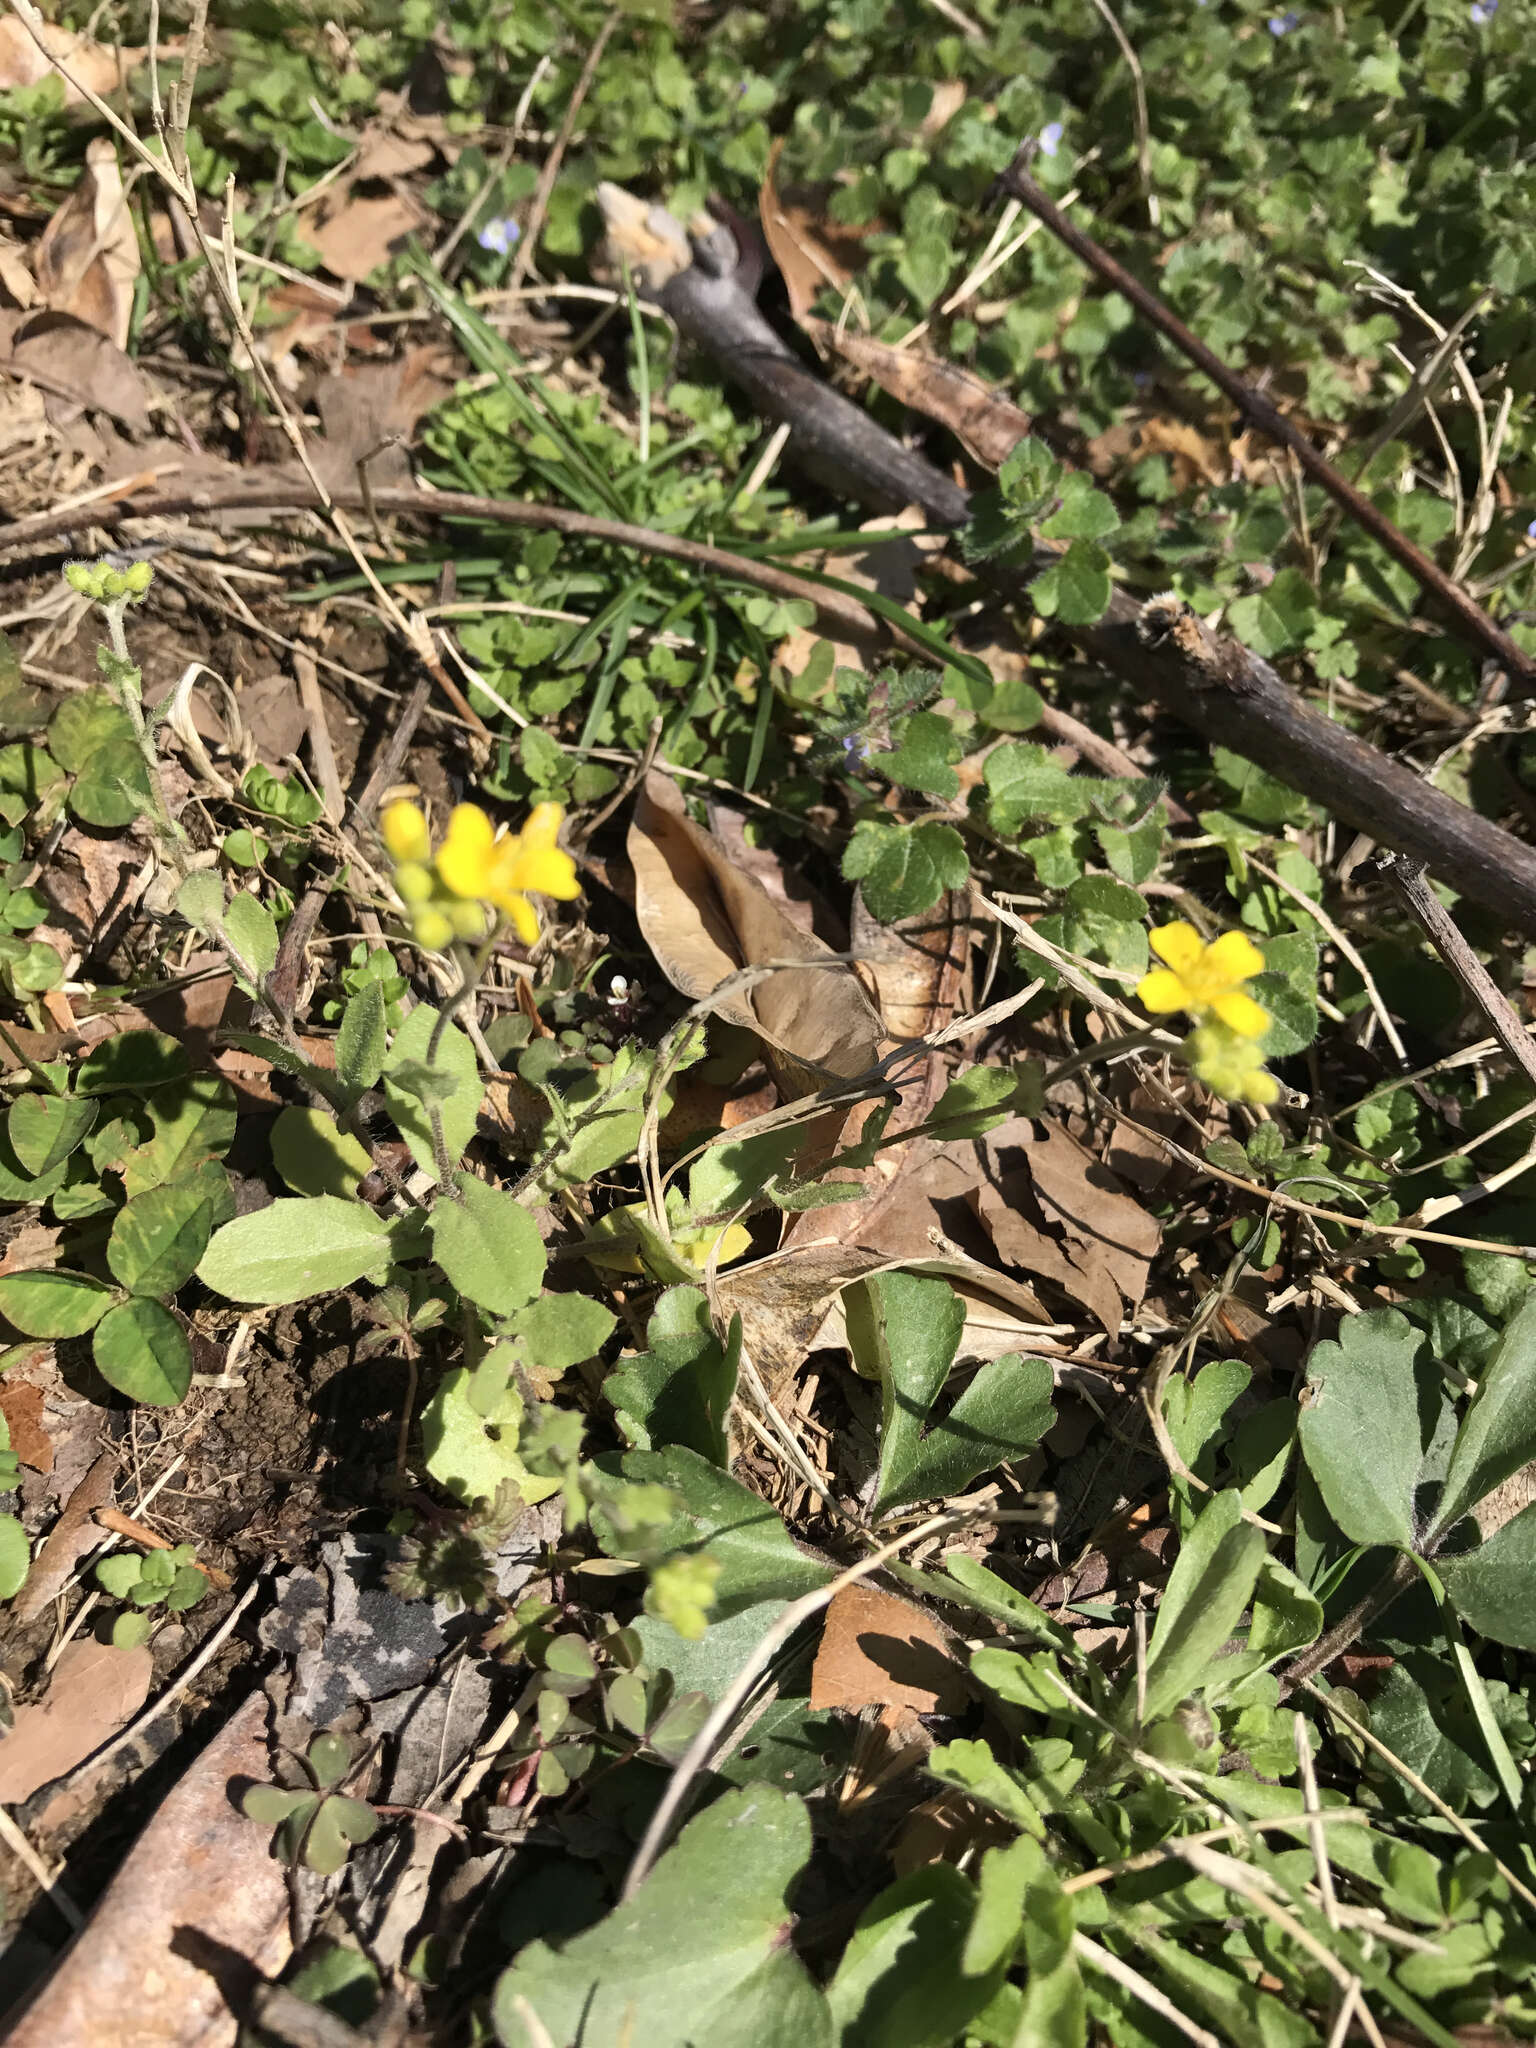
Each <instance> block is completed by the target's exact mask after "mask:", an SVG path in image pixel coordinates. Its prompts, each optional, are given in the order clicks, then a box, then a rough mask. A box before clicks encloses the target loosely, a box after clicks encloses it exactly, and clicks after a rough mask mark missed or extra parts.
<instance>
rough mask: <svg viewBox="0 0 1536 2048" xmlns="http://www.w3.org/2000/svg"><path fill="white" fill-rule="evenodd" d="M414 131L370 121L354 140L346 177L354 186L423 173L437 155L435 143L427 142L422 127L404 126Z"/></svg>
mask: <svg viewBox="0 0 1536 2048" xmlns="http://www.w3.org/2000/svg"><path fill="white" fill-rule="evenodd" d="M407 125H408V126H409V127H410V128H411V129H413V130H414V131H415V132H414V133H411V134H405V133H402V132H401V129H400V127H397V126H396V125H395V123H393V122H392V121H370V122H369V124H368V126H367V127H366V128H365V129H364V130H363V132H362V134H361V135H360V136H359V137H358V139H357V156H356V158H355V159H354V160H353V163H352V167H351V169H350V170H349V171H348V173H347V177H348V179H349V180H350V182H351V183H352V184H354V185H361V184H363V183H365V182H366V180H368V179H369V178H403V177H405V176H407V175H408V173H410V172H411V171H420V170H424V169H425V168H426V166H427V165H428V164H429V163H431V161H432V159H433V157H434V156H435V155H436V154H437V144H436V141H435V140H433V141H429V140H428V139H427V135H426V133H425V132H424V124H423V123H422V122H420V121H413V122H410V123H409V124H407Z"/></svg>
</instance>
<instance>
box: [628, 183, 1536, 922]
mask: <svg viewBox="0 0 1536 2048" xmlns="http://www.w3.org/2000/svg"><path fill="white" fill-rule="evenodd" d="M606 189H607V188H605V191H606ZM658 212H659V209H653V210H652V212H651V214H650V216H649V219H650V221H651V222H652V223H654V222H655V221H656V220H657V216H658ZM672 225H673V230H674V232H675V234H676V236H677V238H678V241H679V242H681V241H682V230H681V229H680V228H677V227H676V224H675V223H673V224H672ZM684 246H686V245H684ZM692 254H693V261H692V263H691V264H690V265H689V266H688V267H687V268H684V269H681V270H678V271H676V273H675V274H673V275H671V276H669V277H666V278H664V279H659V278H656V277H655V276H654V275H653V277H652V278H651V279H650V288H651V295H652V297H653V298H654V299H655V300H656V302H657V303H658V304H659V305H660V306H661V307H662V308H663V309H664V310H665V311H666V312H667V313H669V314H670V315H671V316H672V318H673V319H674V320H675V321H676V322H677V324H678V326H679V327H680V328H681V329H682V331H683V333H685V334H686V335H688V336H689V337H690V339H692V340H694V341H696V342H698V344H699V345H700V346H701V347H702V348H705V349H707V350H708V351H709V353H710V354H711V355H713V356H714V357H715V359H716V360H717V362H718V363H719V364H720V367H721V369H722V370H723V371H724V372H725V374H726V375H727V376H728V377H729V378H730V379H731V380H732V382H733V383H735V384H737V385H739V386H740V388H741V389H742V390H743V391H745V392H746V394H747V396H748V397H749V398H751V400H752V401H753V403H754V404H755V405H756V406H757V407H758V409H759V410H760V411H762V412H763V413H765V414H767V415H768V416H769V417H770V418H773V419H776V420H787V421H788V422H789V423H790V427H791V433H790V438H789V441H788V444H787V453H788V454H789V455H790V456H791V457H792V458H794V459H795V460H798V461H799V462H800V463H801V465H802V466H803V467H804V468H806V469H807V470H808V471H809V472H810V473H811V474H812V475H814V476H816V477H818V478H820V479H821V480H823V481H825V482H827V483H829V484H831V485H832V486H833V487H834V488H836V489H839V490H841V491H842V492H843V493H844V494H845V495H848V496H851V497H853V498H856V499H858V500H859V501H860V502H861V503H863V504H866V505H868V506H870V507H871V509H873V510H876V511H880V510H891V509H893V508H899V507H901V506H904V505H909V504H916V505H918V506H920V507H921V509H922V510H923V511H924V512H925V513H926V514H927V515H928V517H929V518H930V519H931V520H932V521H933V523H934V524H935V525H936V526H944V527H957V526H961V525H963V524H964V523H965V521H966V520H967V518H968V517H969V516H970V509H971V496H970V493H969V492H967V491H965V490H962V489H961V488H960V486H959V485H958V484H956V483H954V482H952V481H951V479H950V478H948V477H947V476H945V475H943V474H942V472H941V471H939V470H937V469H935V468H934V466H933V465H932V464H931V463H930V462H927V461H925V460H924V459H923V457H921V456H920V455H917V454H915V453H914V452H913V451H912V450H911V449H909V448H905V447H903V446H902V444H901V443H900V442H899V441H898V440H896V439H895V437H894V436H893V435H891V434H888V433H887V432H886V431H885V429H884V428H883V427H881V426H879V425H877V423H876V422H875V421H874V420H873V419H871V418H870V416H869V414H868V413H867V412H865V411H863V410H862V408H861V407H859V406H856V405H853V404H851V403H850V402H849V401H848V400H847V399H845V398H843V397H841V396H840V395H839V394H838V393H837V392H835V391H832V390H831V389H829V387H828V386H827V385H826V384H825V383H823V381H822V380H821V378H819V377H818V376H816V375H815V374H814V373H813V372H811V371H810V370H808V369H807V368H806V367H805V366H804V364H803V363H801V361H800V360H799V358H798V357H797V356H796V355H795V354H794V353H793V352H792V351H791V350H790V349H789V348H787V347H786V346H785V344H784V343H783V342H782V341H781V340H780V339H779V337H778V336H777V335H776V334H775V333H774V331H773V329H772V328H771V327H770V326H769V325H768V323H767V321H766V320H765V319H764V318H763V316H762V315H761V314H760V313H759V312H758V310H757V307H756V306H755V305H754V303H753V302H752V300H751V298H750V297H749V296H748V295H747V293H746V292H745V291H744V290H743V288H742V286H741V284H740V282H739V281H738V279H737V277H736V274H735V271H734V268H733V248H732V243H731V239H730V237H729V235H728V233H727V231H725V230H723V229H722V230H717V231H716V232H715V233H714V234H711V235H708V236H706V237H704V238H703V239H701V240H695V242H694V245H693V251H692ZM1056 559H1057V556H1056V554H1055V553H1054V552H1053V551H1052V550H1051V549H1049V548H1047V547H1044V546H1037V547H1036V549H1035V552H1034V557H1033V559H1032V560H1031V561H1030V562H1029V563H1028V564H1025V565H1013V566H999V565H997V564H987V565H984V566H983V567H982V568H981V570H980V571H979V572H978V573H979V574H981V575H982V576H983V577H985V578H986V580H987V581H988V582H990V583H991V584H992V585H993V586H994V587H995V588H996V589H998V590H1000V591H1002V592H1003V593H1004V594H1005V595H1007V596H1009V597H1012V598H1015V599H1019V600H1022V601H1025V602H1027V601H1028V598H1027V592H1028V586H1029V584H1030V583H1031V582H1032V581H1033V579H1034V578H1035V577H1036V576H1038V575H1039V574H1040V573H1041V572H1042V571H1043V570H1045V569H1047V568H1049V567H1050V566H1051V564H1052V562H1053V561H1055V560H1056ZM1057 623H1058V624H1059V625H1060V626H1061V631H1062V632H1063V633H1065V634H1066V636H1067V637H1068V638H1069V639H1071V640H1074V641H1075V642H1076V643H1077V645H1078V646H1079V647H1080V648H1081V649H1082V650H1083V652H1084V653H1085V654H1087V655H1089V656H1090V657H1091V658H1092V659H1093V660H1095V661H1097V662H1098V663H1100V664H1101V665H1102V666H1103V667H1104V668H1106V669H1109V670H1110V671H1111V672H1112V673H1113V674H1115V675H1117V676H1119V677H1121V678H1122V679H1123V680H1124V681H1125V682H1127V683H1129V684H1130V685H1131V687H1132V689H1133V690H1135V691H1136V692H1137V694H1138V697H1139V698H1140V699H1141V700H1143V701H1145V700H1146V699H1147V698H1153V699H1155V700H1156V701H1157V702H1158V703H1160V704H1161V705H1163V706H1164V707H1165V708H1166V709H1167V710H1169V711H1171V712H1173V713H1174V714H1175V715H1176V716H1177V717H1178V718H1180V719H1182V720H1183V721H1184V723H1185V724H1186V725H1190V726H1193V727H1194V729H1195V730H1196V731H1197V732H1200V733H1202V734H1204V735H1205V737H1206V738H1207V739H1210V740H1214V741H1217V742H1218V743H1219V744H1221V745H1222V746H1227V747H1231V748H1232V749H1233V751H1234V752H1236V753H1239V754H1242V755H1244V756H1246V758H1247V759H1249V760H1250V761H1256V762H1258V763H1259V764H1260V766H1262V767H1264V768H1266V769H1268V770H1269V771H1270V772H1271V773H1272V774H1275V775H1278V776H1279V777H1281V779H1282V780H1284V781H1286V782H1288V783H1290V784H1291V786H1292V787H1293V788H1295V789H1298V790H1300V791H1302V792H1303V794H1305V795H1306V796H1309V797H1312V798H1314V799H1315V800H1316V801H1317V802H1319V803H1321V804H1323V805H1325V806H1326V808H1327V809H1328V810H1330V811H1332V812H1333V813H1334V814H1335V816H1337V817H1339V818H1341V819H1343V820H1344V822H1345V823H1346V824H1348V825H1350V826H1352V827H1353V828H1354V829H1355V830H1356V831H1358V832H1365V833H1368V834H1369V835H1370V837H1371V838H1372V839H1375V840H1379V841H1380V842H1381V843H1382V844H1383V845H1384V846H1389V847H1392V848H1393V849H1395V850H1396V851H1398V852H1402V853H1407V854H1410V855H1412V856H1413V857H1414V858H1415V859H1417V860H1421V861H1423V862H1424V863H1425V864H1426V865H1427V866H1428V867H1429V868H1430V869H1432V870H1433V872H1434V873H1435V874H1436V875H1438V876H1439V877H1440V878H1441V880H1443V881H1445V882H1448V883H1449V884H1450V886H1451V887H1452V888H1453V889H1455V890H1456V891H1457V892H1458V893H1459V894H1461V895H1464V896H1467V897H1469V898H1470V899H1471V900H1472V901H1473V902H1475V903H1479V904H1481V905H1482V906H1483V907H1484V908H1485V909H1487V910H1491V911H1492V912H1493V913H1494V914H1495V916H1497V917H1498V918H1500V919H1501V920H1502V921H1503V922H1505V923H1506V924H1508V925H1510V926H1512V927H1513V928H1514V929H1515V930H1517V931H1520V932H1522V933H1524V934H1526V935H1527V936H1530V937H1536V850H1533V849H1532V848H1531V847H1529V846H1527V845H1526V844H1524V843H1523V842H1522V841H1521V840H1518V839H1516V838H1515V837H1514V836H1513V835H1512V834H1511V833H1508V832H1506V831H1504V830H1503V829H1502V828H1501V827H1500V826H1498V825H1495V824H1493V823H1492V822H1491V821H1490V820H1488V819H1486V818H1484V817H1481V816H1480V815H1479V814H1478V813H1477V812H1476V811H1473V810H1469V809H1468V808H1467V806H1466V805H1465V804H1459V803H1457V802H1456V800H1455V799H1454V797H1449V796H1447V795H1446V794H1445V793H1444V792H1443V791H1442V790H1439V789H1436V788H1435V787H1434V786H1433V785H1432V784H1431V783H1428V782H1426V781H1424V779H1423V778H1422V777H1421V776H1418V775H1415V774H1414V773H1413V772H1412V771H1411V770H1410V769H1408V768H1405V767H1403V766H1402V765H1401V763H1399V762H1397V761H1394V760H1393V759H1392V758H1391V756H1390V755H1388V754H1384V753H1382V752H1381V750H1380V749H1379V748H1377V747H1373V746H1370V745H1368V744H1367V743H1366V742H1365V741H1364V740H1361V739H1357V738H1356V737H1355V735H1354V734H1353V733H1351V732H1349V731H1348V730H1347V729H1346V728H1345V727H1344V726H1342V725H1339V724H1336V723H1335V721H1334V720H1333V719H1331V718H1327V717H1325V716H1323V714H1322V713H1320V712H1317V711H1314V710H1313V709H1312V708H1311V706H1310V705H1308V704H1307V703H1305V702H1304V701H1303V700H1302V699H1301V698H1300V697H1298V696H1297V694H1296V693H1295V691H1293V690H1292V689H1290V688H1289V687H1288V686H1287V684H1286V683H1285V682H1283V681H1282V679H1281V678H1280V676H1278V675H1277V674H1276V673H1275V671H1274V669H1272V668H1271V667H1270V665H1269V663H1268V662H1266V661H1261V660H1260V659H1259V657H1258V656H1257V655H1256V654H1253V653H1251V652H1250V651H1249V650H1248V649H1247V648H1246V647H1244V646H1242V645H1241V644H1240V643H1239V642H1238V641H1236V640H1232V639H1228V638H1225V637H1220V636H1218V635H1216V634H1213V633H1211V632H1210V631H1209V630H1208V629H1207V628H1206V627H1205V626H1204V625H1203V624H1202V623H1201V622H1200V621H1199V620H1198V619H1197V618H1196V617H1195V615H1194V614H1193V613H1192V612H1191V611H1189V609H1188V608H1187V607H1186V606H1183V605H1180V604H1179V603H1178V602H1177V601H1176V600H1172V599H1161V598H1159V599H1155V600H1154V601H1153V603H1152V604H1150V605H1145V606H1143V605H1138V604H1137V603H1136V601H1135V600H1134V599H1133V598H1131V597H1130V596H1128V595H1127V594H1126V593H1125V592H1124V591H1122V590H1117V591H1116V592H1115V595H1114V597H1113V599H1112V600H1111V603H1110V607H1109V610H1108V612H1107V613H1106V615H1105V616H1104V617H1103V618H1102V619H1100V620H1099V621H1098V623H1097V624H1095V625H1092V626H1071V625H1065V624H1061V622H1060V621H1058V622H1057Z"/></svg>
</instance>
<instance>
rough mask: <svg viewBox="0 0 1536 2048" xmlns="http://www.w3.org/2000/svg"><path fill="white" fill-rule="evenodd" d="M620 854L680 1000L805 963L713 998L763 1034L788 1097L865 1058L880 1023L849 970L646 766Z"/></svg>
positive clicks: (860, 1068)
mask: <svg viewBox="0 0 1536 2048" xmlns="http://www.w3.org/2000/svg"><path fill="white" fill-rule="evenodd" d="M628 852H629V858H630V863H631V865H632V866H633V868H634V871H635V914H636V917H637V918H638V920H639V924H640V930H641V933H642V934H643V936H644V938H645V941H646V944H647V945H648V946H649V947H650V949H651V951H652V952H653V953H654V954H655V956H656V961H657V964H658V966H659V967H660V968H661V971H662V973H663V974H665V975H666V977H667V979H668V981H670V982H671V984H672V986H673V987H674V988H675V989H678V990H680V991H681V992H682V994H684V995H685V996H688V997H690V998H691V999H693V1000H694V1001H699V1000H702V999H704V998H707V997H710V996H712V995H714V992H715V990H716V989H717V988H719V986H720V984H721V983H722V982H724V981H727V980H729V979H730V977H731V976H732V975H734V974H736V973H738V972H739V971H740V970H741V969H742V968H744V967H754V966H757V965H759V964H766V963H767V962H769V961H791V962H804V963H805V964H804V965H803V966H800V965H792V966H789V967H778V968H776V969H775V970H774V971H773V972H771V973H769V974H767V975H765V976H764V978H763V979H762V980H761V981H759V982H758V983H757V984H756V986H755V987H752V988H748V989H741V990H736V991H732V992H730V993H727V994H725V995H722V996H720V997H719V998H718V999H717V1001H716V1002H715V1004H714V1005H713V1007H714V1010H715V1014H716V1015H718V1016H720V1017H722V1018H724V1019H725V1021H726V1022H727V1023H731V1024H739V1025H741V1026H743V1027H744V1028H745V1029H746V1030H748V1031H751V1032H753V1033H755V1034H756V1036H757V1037H758V1038H759V1039H761V1040H762V1042H763V1044H764V1046H765V1047H766V1048H767V1053H768V1063H769V1066H770V1068H771V1070H772V1071H773V1073H774V1078H775V1079H776V1080H777V1081H778V1083H779V1086H780V1091H781V1093H782V1094H784V1095H785V1097H786V1099H788V1098H791V1097H795V1096H801V1095H806V1094H810V1093H812V1092H813V1091H814V1090H816V1089H818V1088H820V1087H823V1086H824V1085H826V1083H827V1081H828V1080H829V1079H830V1078H833V1077H836V1078H839V1079H850V1078H852V1077H853V1076H854V1075H856V1074H862V1073H864V1072H866V1071H867V1070H868V1069H869V1068H870V1067H871V1066H873V1065H874V1063H875V1061H876V1059H877V1058H878V1057H879V1052H880V1046H881V1042H882V1039H883V1037H884V1026H883V1024H882V1023H881V1020H880V1017H879V1015H878V1014H877V1012H876V1011H875V1009H874V1006H873V1005H872V1004H871V1002H870V1000H869V998H868V997H867V996H866V995H865V993H864V991H863V989H862V988H861V987H860V985H859V982H858V980H857V978H856V976H855V975H854V973H853V971H852V969H851V968H849V967H848V966H846V965H845V964H843V963H841V962H839V961H837V959H836V956H835V955H834V954H833V952H832V950H831V948H830V947H828V946H825V945H823V944H822V942H821V940H820V939H818V938H816V937H814V935H813V934H811V933H809V932H805V931H802V930H801V929H800V927H799V926H798V925H797V924H795V923H794V921H793V920H792V919H791V918H790V917H789V916H788V914H787V913H786V912H785V911H784V910H783V909H782V908H781V907H780V906H779V905H778V904H777V903H775V902H774V900H773V898H772V897H771V896H770V895H769V893H768V891H767V890H766V889H765V888H764V887H763V885H762V883H761V882H760V881H758V880H757V879H756V877H755V876H752V875H749V874H747V873H746V872H745V871H744V870H743V869H742V868H740V867H738V866H737V865H736V863H735V862H734V861H732V860H731V858H730V857H729V855H728V854H727V853H726V851H725V849H724V848H723V847H722V846H721V845H720V844H719V843H718V841H716V840H714V839H712V838H711V837H710V835H709V834H708V833H707V832H704V831H702V830H701V829H700V828H699V827H698V826H697V825H695V824H694V823H693V821H692V819H691V818H690V817H689V816H688V814H687V811H686V809H685V808H684V804H683V798H682V795H681V793H680V792H679V790H678V789H677V786H676V784H675V783H673V782H671V781H669V780H668V778H667V777H666V776H664V775H661V774H659V773H658V772H657V771H656V770H655V769H652V770H651V771H650V773H649V774H648V775H647V776H646V778H645V780H644V782H643V783H642V784H641V786H640V789H639V792H638V793H637V796H636V800H635V814H634V821H633V823H632V824H631V826H630V828H629V842H628Z"/></svg>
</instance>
